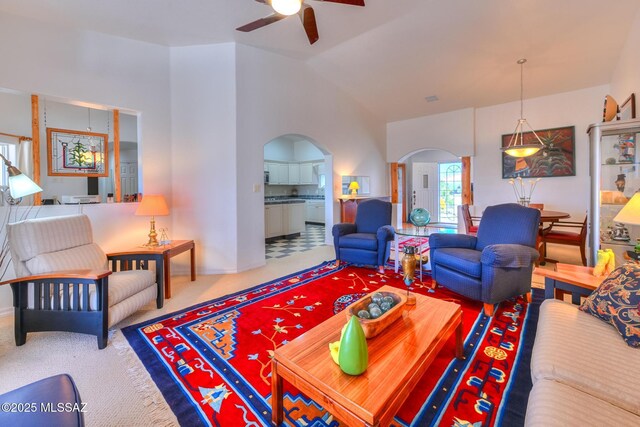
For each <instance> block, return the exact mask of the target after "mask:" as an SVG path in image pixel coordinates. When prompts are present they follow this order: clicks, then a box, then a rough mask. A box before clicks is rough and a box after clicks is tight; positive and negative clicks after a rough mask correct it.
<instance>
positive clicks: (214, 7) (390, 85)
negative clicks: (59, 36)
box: [0, 0, 640, 121]
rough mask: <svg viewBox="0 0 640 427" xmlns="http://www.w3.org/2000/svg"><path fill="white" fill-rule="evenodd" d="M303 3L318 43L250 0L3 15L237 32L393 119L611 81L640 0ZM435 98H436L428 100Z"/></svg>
mask: <svg viewBox="0 0 640 427" xmlns="http://www.w3.org/2000/svg"><path fill="white" fill-rule="evenodd" d="M365 1H366V4H367V5H366V7H364V8H361V7H354V6H347V5H340V4H334V3H326V2H318V1H313V0H306V2H307V3H308V4H310V5H312V6H313V7H314V10H315V12H316V18H317V22H318V29H319V33H320V40H319V41H318V42H317V43H316V44H314V45H309V44H308V42H307V39H306V36H305V34H304V31H303V29H302V25H301V24H300V22H299V20H298V19H297V17H296V16H292V17H290V18H287V19H285V20H284V21H280V22H277V23H274V24H271V25H269V26H267V27H265V28H262V29H259V30H256V31H254V32H251V33H239V32H237V31H235V28H236V27H238V26H240V25H243V24H245V23H248V22H250V21H253V20H255V19H257V18H260V17H262V16H266V15H268V14H269V13H270V8H269V7H268V6H265V5H263V4H260V3H257V2H255V1H253V0H108V1H105V0H2V1H1V2H0V13H7V14H14V15H20V16H25V17H29V18H32V19H35V20H37V21H43V22H50V23H55V24H56V25H61V26H64V27H67V28H75V29H78V30H86V31H97V32H101V33H106V34H111V35H115V36H119V37H125V38H131V39H136V40H141V41H146V42H150V43H156V44H161V45H166V46H186V45H195V44H209V43H221V42H231V41H236V42H238V43H244V44H248V45H252V46H256V47H260V48H263V49H268V50H271V51H274V52H277V53H280V54H283V55H287V56H291V57H295V58H298V59H300V60H303V61H307V63H308V64H309V66H310V67H311V68H313V69H314V70H315V71H317V72H318V73H320V74H322V75H323V76H324V77H325V78H327V79H328V80H330V81H332V82H334V83H335V84H336V85H337V86H339V87H341V88H342V89H343V90H344V91H346V92H347V93H349V94H350V95H351V96H353V97H354V98H355V99H356V100H358V101H359V102H360V103H361V104H362V105H364V106H365V107H366V108H368V109H370V110H371V111H372V112H374V113H375V114H377V115H378V116H380V117H381V118H383V119H384V120H386V121H395V120H401V119H407V118H412V117H418V116H422V115H428V114H435V113H439V112H444V111H451V110H456V109H460V108H467V107H482V106H486V105H493V104H499V103H502V102H509V101H514V100H517V99H519V96H520V92H519V79H520V72H519V66H518V65H516V60H518V59H519V58H522V57H526V58H527V59H528V60H529V62H528V63H527V64H526V65H525V97H535V96H542V95H548V94H553V93H558V92H565V91H570V90H575V89H580V88H585V87H591V86H596V85H600V84H606V83H609V82H610V80H611V76H612V73H613V71H614V68H615V65H616V63H617V59H618V56H619V53H620V51H621V49H622V47H623V45H624V43H625V41H626V39H627V35H628V33H629V29H630V26H631V24H632V23H633V21H634V19H635V17H636V15H637V14H638V13H639V12H640V1H638V0H615V1H602V0H365ZM430 95H436V96H438V98H439V101H437V102H432V103H427V102H426V100H425V97H427V96H430Z"/></svg>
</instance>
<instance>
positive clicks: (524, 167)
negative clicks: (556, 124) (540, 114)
mask: <svg viewBox="0 0 640 427" xmlns="http://www.w3.org/2000/svg"><path fill="white" fill-rule="evenodd" d="M536 134H537V135H538V136H539V137H540V139H541V140H542V143H543V144H544V148H543V149H541V150H540V151H538V152H537V153H536V154H534V155H533V156H529V157H512V156H509V155H507V154H505V153H502V178H507V179H508V178H517V177H521V178H548V177H556V176H575V174H576V156H575V126H567V127H563V128H554V129H543V130H537V131H536ZM523 137H524V143H525V144H533V143H535V136H534V135H533V132H526V133H524V134H523ZM510 139H511V134H508V135H502V147H506V146H508V145H509V140H510Z"/></svg>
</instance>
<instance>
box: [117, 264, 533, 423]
mask: <svg viewBox="0 0 640 427" xmlns="http://www.w3.org/2000/svg"><path fill="white" fill-rule="evenodd" d="M426 282H427V280H426V279H425V283H419V282H416V283H415V284H414V285H415V288H414V291H415V292H418V293H421V294H425V295H429V296H431V297H434V298H439V299H443V300H448V301H453V302H456V303H458V304H460V305H461V306H462V310H463V328H464V336H465V337H466V338H465V358H464V360H457V359H455V357H454V356H455V354H454V349H455V346H454V340H453V338H454V337H452V339H451V340H450V342H449V343H448V344H447V347H445V348H444V349H443V350H442V351H441V352H440V355H439V356H438V358H437V359H436V361H434V363H433V364H432V365H431V367H430V368H429V370H428V371H427V373H426V374H425V375H424V377H423V378H422V380H421V381H420V382H419V383H418V385H417V386H416V388H415V389H414V391H413V393H412V394H411V396H410V397H409V399H408V400H407V401H406V402H405V404H404V405H403V407H402V408H401V409H400V411H399V412H398V414H397V415H396V417H395V419H394V422H393V424H392V425H394V426H410V425H420V426H426V425H442V426H456V427H462V426H465V427H466V426H473V427H480V426H493V425H504V426H517V425H522V424H523V422H524V413H525V409H526V403H527V398H528V394H529V390H530V389H531V378H530V372H529V362H530V356H531V348H532V345H533V339H534V336H535V329H536V324H537V316H538V306H539V303H540V300H541V298H542V292H541V291H540V292H539V293H535V294H534V303H532V304H527V303H526V302H525V301H524V300H523V299H521V298H518V299H514V300H511V301H507V302H505V303H502V304H500V307H499V309H498V310H497V311H496V314H495V316H494V317H493V318H488V317H486V316H485V315H484V314H482V310H481V309H482V305H481V304H480V303H478V302H475V301H470V300H467V299H464V298H462V297H460V296H459V295H457V294H454V293H452V292H450V291H448V290H446V289H443V288H437V289H435V290H431V289H430V288H429V286H428V283H426ZM385 284H386V285H392V286H395V287H398V288H400V289H406V288H405V287H404V284H403V282H402V277H401V275H400V274H395V273H393V270H389V269H388V270H386V271H385V274H379V273H377V272H376V271H375V270H373V269H366V268H358V267H354V266H350V265H345V264H343V265H341V266H340V267H338V268H335V267H333V265H332V264H331V263H328V262H327V263H323V264H320V265H318V266H316V267H313V268H311V269H308V270H305V271H301V272H299V273H296V274H293V275H290V276H287V277H283V278H280V279H278V280H274V281H272V282H269V283H266V284H263V285H260V286H257V287H254V288H252V289H248V290H246V291H243V292H241V293H237V294H234V295H228V296H225V297H222V298H219V299H216V300H212V301H208V302H206V303H203V304H199V305H197V306H194V307H190V308H187V309H185V310H182V311H180V312H177V313H173V314H170V315H166V316H163V317H160V318H157V319H153V320H151V321H148V322H145V323H141V324H138V325H133V326H130V327H128V328H125V329H124V330H123V332H124V335H125V336H126V338H127V340H128V341H129V343H130V345H131V347H132V348H133V349H134V350H135V352H136V353H137V355H138V357H139V358H140V360H141V361H142V363H143V364H144V366H145V367H146V369H147V370H148V371H149V373H150V374H151V377H152V378H153V380H154V381H155V383H156V384H157V386H158V388H159V389H160V390H161V392H162V394H163V396H164V398H165V399H166V401H167V402H168V403H169V405H170V406H171V408H172V410H173V411H174V413H175V414H176V416H177V418H178V420H179V422H180V424H181V425H184V426H195V425H213V426H240V425H245V426H267V425H270V422H271V407H270V397H271V396H270V395H271V382H270V375H271V363H270V362H271V355H272V354H273V351H274V350H275V349H276V348H277V347H279V346H282V345H284V344H286V343H287V342H289V341H291V340H293V339H295V338H296V337H297V336H299V335H300V334H302V333H304V332H305V331H308V330H309V329H310V328H313V327H314V326H315V325H317V324H319V323H321V322H322V321H324V320H325V319H327V318H329V317H331V316H333V315H334V314H336V313H338V312H340V311H341V310H343V309H344V308H345V307H346V306H348V305H349V304H350V303H351V302H353V301H355V300H357V299H358V298H360V297H362V296H364V295H365V294H367V293H370V292H373V291H375V290H376V289H378V288H379V287H381V286H383V285H385ZM345 322H346V319H345ZM327 351H329V349H328V348H327ZM284 391H285V394H284V408H285V409H284V412H285V423H286V424H287V425H294V426H332V427H337V426H342V425H344V424H342V423H340V421H339V420H337V419H335V418H333V417H332V415H331V414H329V413H327V412H326V411H324V410H323V409H322V408H321V407H320V406H319V405H318V404H317V403H315V402H313V401H311V400H309V399H308V398H307V397H306V396H304V395H303V394H301V393H300V392H298V391H297V390H296V389H294V388H293V387H292V386H290V385H289V384H288V383H286V381H285V385H284Z"/></svg>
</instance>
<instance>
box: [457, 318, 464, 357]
mask: <svg viewBox="0 0 640 427" xmlns="http://www.w3.org/2000/svg"><path fill="white" fill-rule="evenodd" d="M463 356H464V341H463V340H462V319H460V322H459V323H458V327H457V328H456V359H458V360H461V359H462V358H463Z"/></svg>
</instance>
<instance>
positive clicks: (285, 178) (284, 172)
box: [276, 163, 289, 184]
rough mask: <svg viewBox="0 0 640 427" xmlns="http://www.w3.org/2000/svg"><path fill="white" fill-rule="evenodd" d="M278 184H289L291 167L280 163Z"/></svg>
mask: <svg viewBox="0 0 640 427" xmlns="http://www.w3.org/2000/svg"><path fill="white" fill-rule="evenodd" d="M276 184H289V165H288V164H287V163H278V181H277V182H276Z"/></svg>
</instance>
